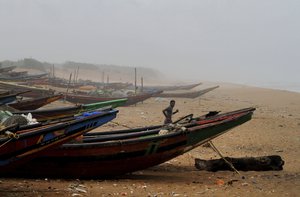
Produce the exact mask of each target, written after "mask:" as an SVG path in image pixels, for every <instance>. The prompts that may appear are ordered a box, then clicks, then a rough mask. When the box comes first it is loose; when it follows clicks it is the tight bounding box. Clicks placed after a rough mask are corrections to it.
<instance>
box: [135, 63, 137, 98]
mask: <svg viewBox="0 0 300 197" xmlns="http://www.w3.org/2000/svg"><path fill="white" fill-rule="evenodd" d="M136 89H137V87H136V68H134V93H135V95H136Z"/></svg>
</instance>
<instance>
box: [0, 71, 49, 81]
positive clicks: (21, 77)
mask: <svg viewBox="0 0 300 197" xmlns="http://www.w3.org/2000/svg"><path fill="white" fill-rule="evenodd" d="M46 75H48V73H43V74H36V75H27V74H26V75H17V76H14V75H10V74H9V73H8V74H5V75H0V80H2V81H19V80H31V79H39V78H42V77H45V76H46Z"/></svg>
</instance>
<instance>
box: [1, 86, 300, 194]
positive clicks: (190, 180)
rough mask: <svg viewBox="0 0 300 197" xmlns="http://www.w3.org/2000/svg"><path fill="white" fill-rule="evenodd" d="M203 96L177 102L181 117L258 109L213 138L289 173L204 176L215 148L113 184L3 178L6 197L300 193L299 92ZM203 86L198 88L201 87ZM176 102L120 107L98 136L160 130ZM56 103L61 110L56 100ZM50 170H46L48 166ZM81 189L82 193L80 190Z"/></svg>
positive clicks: (233, 89)
mask: <svg viewBox="0 0 300 197" xmlns="http://www.w3.org/2000/svg"><path fill="white" fill-rule="evenodd" d="M218 85H220V88H218V89H216V90H214V91H212V92H209V93H207V94H205V95H203V96H201V97H199V98H197V99H176V106H175V109H177V108H178V109H179V113H178V114H176V115H175V116H174V119H177V118H179V117H181V116H184V115H186V114H190V113H193V114H194V115H202V114H205V113H207V112H208V111H213V110H217V111H222V112H227V111H232V110H236V109H240V108H244V107H256V111H255V112H254V116H253V119H252V120H250V121H249V122H247V123H245V124H243V125H241V126H239V127H236V128H234V129H232V130H231V131H229V132H227V133H225V134H224V135H221V136H219V137H218V138H216V139H214V140H213V143H214V145H215V146H216V147H217V148H218V149H219V150H220V151H221V152H222V154H223V155H224V156H229V157H245V156H265V155H275V154H277V155H280V156H281V157H282V158H283V160H284V161H285V165H284V170H283V171H268V172H267V171H265V172H240V175H239V174H236V173H234V172H230V171H221V172H215V173H213V172H205V171H198V170H197V169H196V168H195V167H194V159H195V158H202V159H211V158H213V159H215V158H219V156H218V154H217V153H215V152H214V151H213V150H212V149H211V148H208V147H202V146H201V147H198V148H196V149H194V150H192V151H190V152H189V153H186V154H184V155H182V156H179V157H177V158H175V159H173V160H170V161H168V162H166V163H163V164H161V165H159V166H155V167H152V168H149V169H146V170H143V171H138V172H135V173H132V174H128V175H124V176H120V177H115V178H113V179H102V178H101V177H98V178H95V179H94V180H78V179H77V180H74V179H71V180H64V179H48V178H47V177H43V178H40V179H24V178H0V196H299V192H300V157H299V155H300V153H299V151H300V93H293V92H288V91H281V90H270V89H263V88H253V87H247V86H240V85H231V84H218ZM202 88H203V86H199V87H198V89H202ZM168 103H169V99H165V98H164V99H162V98H151V99H148V100H146V101H144V102H143V103H139V104H137V105H136V106H130V107H120V108H119V110H120V112H119V114H118V117H117V118H116V119H115V120H114V122H116V123H118V124H119V125H117V124H114V123H108V124H106V125H104V126H103V127H101V128H98V129H97V130H96V131H102V130H112V129H119V128H124V127H122V126H120V125H126V126H128V127H139V126H146V125H156V124H160V123H162V121H163V115H162V112H161V111H162V109H163V108H165V107H167V106H168ZM54 105H56V106H58V105H61V102H60V101H59V102H56V103H55V104H54ZM45 170H47V169H45ZM76 189H77V190H76Z"/></svg>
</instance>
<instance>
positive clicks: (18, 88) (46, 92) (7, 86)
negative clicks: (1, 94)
mask: <svg viewBox="0 0 300 197" xmlns="http://www.w3.org/2000/svg"><path fill="white" fill-rule="evenodd" d="M0 88H1V89H4V90H9V91H14V92H24V91H28V92H27V93H25V94H23V95H24V96H27V97H41V96H50V95H53V94H54V92H55V91H54V90H51V89H45V88H37V87H34V86H26V85H18V84H15V83H11V82H3V81H0Z"/></svg>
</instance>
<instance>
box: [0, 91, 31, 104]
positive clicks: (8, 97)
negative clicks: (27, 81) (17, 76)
mask: <svg viewBox="0 0 300 197" xmlns="http://www.w3.org/2000/svg"><path fill="white" fill-rule="evenodd" d="M27 92H28V91H24V92H18V93H8V94H7V93H3V94H2V95H0V105H4V104H6V103H11V102H13V101H15V100H16V99H17V96H19V95H21V94H26V93H27Z"/></svg>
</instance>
